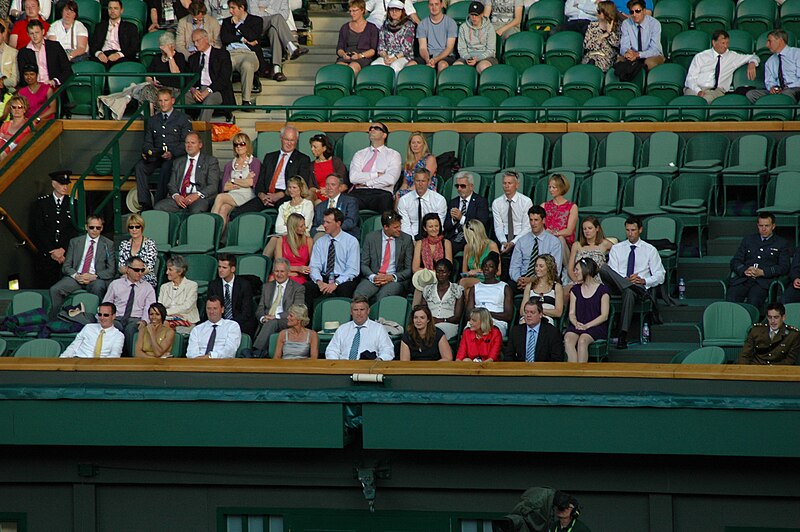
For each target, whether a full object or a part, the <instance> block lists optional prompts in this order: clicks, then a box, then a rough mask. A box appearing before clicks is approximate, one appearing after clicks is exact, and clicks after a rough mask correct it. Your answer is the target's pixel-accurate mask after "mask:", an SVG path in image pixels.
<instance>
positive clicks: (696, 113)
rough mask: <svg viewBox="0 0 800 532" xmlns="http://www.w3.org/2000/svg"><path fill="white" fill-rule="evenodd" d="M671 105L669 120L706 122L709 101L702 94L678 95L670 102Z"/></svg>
mask: <svg viewBox="0 0 800 532" xmlns="http://www.w3.org/2000/svg"><path fill="white" fill-rule="evenodd" d="M669 107H670V108H669V109H667V115H666V116H665V119H666V121H667V122H705V121H706V118H707V117H708V102H706V100H705V98H701V97H700V96H690V95H684V96H678V97H677V98H674V99H673V100H672V101H671V102H669Z"/></svg>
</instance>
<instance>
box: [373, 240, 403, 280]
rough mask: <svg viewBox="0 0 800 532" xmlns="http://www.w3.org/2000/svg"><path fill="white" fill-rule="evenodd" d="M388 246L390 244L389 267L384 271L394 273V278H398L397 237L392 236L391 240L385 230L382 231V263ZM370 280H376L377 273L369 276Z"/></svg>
mask: <svg viewBox="0 0 800 532" xmlns="http://www.w3.org/2000/svg"><path fill="white" fill-rule="evenodd" d="M386 246H389V267H388V268H386V271H385V272H384V273H388V274H389V275H394V280H395V281H396V280H397V275H396V274H397V239H396V238H394V237H392V239H391V240H389V237H388V236H387V235H386V233H385V232H383V231H381V265H382V264H383V256H384V254H385V253H386ZM369 282H371V283H374V282H375V274H374V273H373V274H372V275H370V276H369Z"/></svg>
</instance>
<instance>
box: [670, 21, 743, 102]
mask: <svg viewBox="0 0 800 532" xmlns="http://www.w3.org/2000/svg"><path fill="white" fill-rule="evenodd" d="M729 43H730V37H729V36H728V32H727V31H725V30H716V31H715V32H714V34H713V36H712V38H711V48H709V49H708V50H705V51H702V52H700V53H699V54H697V55H696V56H694V59H692V64H691V65H690V66H689V73H688V74H687V75H686V88H685V89H683V93H684V94H686V95H689V96H700V97H702V98H704V99H705V100H706V101H707V102H708V103H711V102H713V101H714V100H715V99H717V98H719V97H720V96H723V95H724V94H725V93H726V92H728V91H729V90H731V82H732V81H733V73H734V72H735V71H736V69H737V68H739V67H740V66H742V65H747V79H750V80H754V79H756V67H757V66H758V63H759V60H758V56H757V55H753V54H750V55H745V54H740V53H738V52H734V51H732V50H729V49H728V44H729Z"/></svg>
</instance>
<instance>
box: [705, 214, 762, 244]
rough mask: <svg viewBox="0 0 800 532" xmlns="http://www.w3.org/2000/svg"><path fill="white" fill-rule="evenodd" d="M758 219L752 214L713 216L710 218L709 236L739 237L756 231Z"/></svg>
mask: <svg viewBox="0 0 800 532" xmlns="http://www.w3.org/2000/svg"><path fill="white" fill-rule="evenodd" d="M755 230H756V221H755V220H754V219H753V217H752V216H726V217H724V218H723V217H722V216H712V217H711V218H709V220H708V238H709V239H714V238H719V237H725V236H730V237H734V236H735V237H739V239H741V238H742V237H743V236H744V235H749V234H750V233H753V232H755Z"/></svg>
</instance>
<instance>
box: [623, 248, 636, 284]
mask: <svg viewBox="0 0 800 532" xmlns="http://www.w3.org/2000/svg"><path fill="white" fill-rule="evenodd" d="M634 271H636V246H631V252H630V254H628V273H626V274H625V276H626V277H630V276H631V275H633V272H634Z"/></svg>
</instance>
